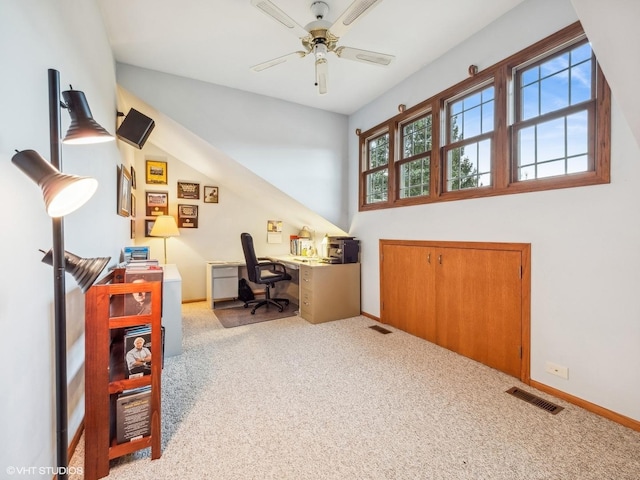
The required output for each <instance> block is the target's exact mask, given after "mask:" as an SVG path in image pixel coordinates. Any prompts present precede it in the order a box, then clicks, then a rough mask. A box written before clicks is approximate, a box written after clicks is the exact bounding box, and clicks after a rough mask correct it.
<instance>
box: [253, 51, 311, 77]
mask: <svg viewBox="0 0 640 480" xmlns="http://www.w3.org/2000/svg"><path fill="white" fill-rule="evenodd" d="M306 54H307V52H303V51H298V52H292V53H288V54H287V55H283V56H281V57H278V58H274V59H273V60H268V61H266V62H262V63H259V64H258V65H254V66H253V67H251V70H253V71H254V72H261V71H262V70H266V69H267V68H271V67H275V66H276V65H280V64H281V63H284V62H286V61H287V60H289V59H291V58H302V57H304V56H305V55H306Z"/></svg>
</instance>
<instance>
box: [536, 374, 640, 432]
mask: <svg viewBox="0 0 640 480" xmlns="http://www.w3.org/2000/svg"><path fill="white" fill-rule="evenodd" d="M529 385H531V386H532V387H533V388H537V389H538V390H540V391H542V392H545V393H548V394H550V395H553V396H554V397H558V398H561V399H562V400H566V401H567V402H569V403H572V404H574V405H577V406H578V407H581V408H584V409H585V410H587V411H589V412H591V413H595V414H596V415H600V416H601V417H604V418H606V419H608V420H611V421H612V422H616V423H619V424H620V425H623V426H625V427H627V428H630V429H632V430H636V431H638V432H640V421H638V420H634V419H633V418H629V417H626V416H624V415H621V414H619V413H616V412H614V411H612V410H609V409H608V408H604V407H601V406H600V405H596V404H595V403H591V402H588V401H587V400H584V399H582V398H580V397H576V396H573V395H571V394H569V393H566V392H563V391H562V390H558V389H557V388H553V387H550V386H549V385H545V384H544V383H540V382H536V381H535V380H531V381H530V383H529Z"/></svg>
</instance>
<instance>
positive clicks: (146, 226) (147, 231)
mask: <svg viewBox="0 0 640 480" xmlns="http://www.w3.org/2000/svg"><path fill="white" fill-rule="evenodd" d="M154 223H156V221H155V220H145V221H144V236H145V237H150V236H151V229H152V228H153V224H154Z"/></svg>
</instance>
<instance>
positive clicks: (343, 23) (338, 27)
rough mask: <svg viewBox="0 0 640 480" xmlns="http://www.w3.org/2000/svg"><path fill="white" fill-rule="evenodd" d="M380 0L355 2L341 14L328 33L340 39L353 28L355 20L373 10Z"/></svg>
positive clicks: (359, 0)
mask: <svg viewBox="0 0 640 480" xmlns="http://www.w3.org/2000/svg"><path fill="white" fill-rule="evenodd" d="M381 1H382V0H355V1H354V2H353V3H352V4H351V5H349V7H348V8H347V9H346V10H345V11H344V12H342V15H340V17H339V18H338V19H337V20H336V21H335V23H334V24H333V25H331V27H330V28H329V31H330V32H331V33H332V34H333V35H335V36H336V37H338V38H340V37H342V36H343V35H344V34H345V33H347V31H348V30H349V29H350V28H351V27H352V26H353V24H354V23H355V22H356V20H358V19H360V18H362V17H364V16H365V15H366V14H367V13H369V12H370V11H371V10H373V7H375V6H376V5H378V4H379V3H380V2H381Z"/></svg>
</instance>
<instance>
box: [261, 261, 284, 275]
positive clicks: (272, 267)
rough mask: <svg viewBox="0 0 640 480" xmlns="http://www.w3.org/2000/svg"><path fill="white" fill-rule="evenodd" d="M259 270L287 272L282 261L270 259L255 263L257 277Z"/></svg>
mask: <svg viewBox="0 0 640 480" xmlns="http://www.w3.org/2000/svg"><path fill="white" fill-rule="evenodd" d="M261 270H269V271H270V272H274V273H287V267H285V266H284V264H283V263H279V262H271V261H266V262H260V263H259V264H258V265H256V274H257V276H258V277H260V271H261Z"/></svg>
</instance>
